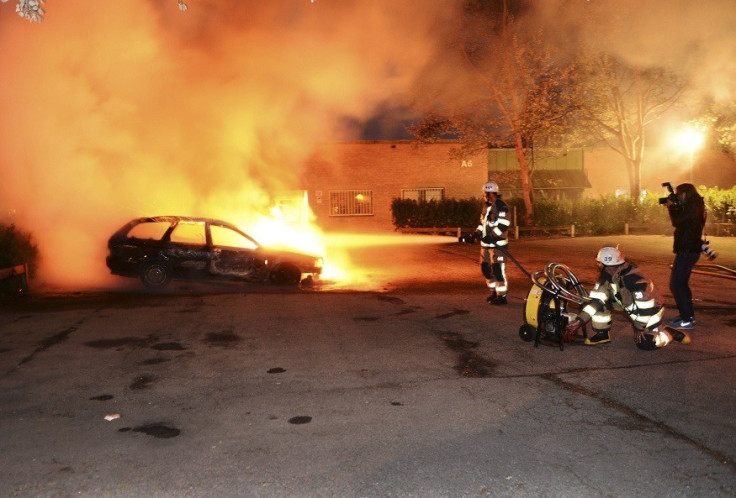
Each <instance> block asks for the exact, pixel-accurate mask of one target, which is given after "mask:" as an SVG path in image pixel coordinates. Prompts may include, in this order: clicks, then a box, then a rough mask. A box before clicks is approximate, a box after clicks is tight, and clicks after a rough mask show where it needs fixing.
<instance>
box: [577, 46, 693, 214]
mask: <svg viewBox="0 0 736 498" xmlns="http://www.w3.org/2000/svg"><path fill="white" fill-rule="evenodd" d="M584 68H585V75H584V81H585V84H584V91H583V95H582V97H583V99H582V101H581V114H582V116H583V121H582V122H581V125H582V127H581V129H582V130H585V132H586V133H587V134H589V135H590V136H591V137H592V138H593V139H594V140H595V141H603V142H604V143H606V144H607V145H608V146H609V147H610V148H611V149H613V150H615V151H616V152H618V153H619V154H620V155H621V156H623V158H624V160H625V161H626V172H627V174H628V178H629V191H630V192H631V196H632V198H633V199H634V200H635V201H636V202H638V199H639V192H641V162H642V159H643V156H644V146H645V141H646V129H647V127H648V126H649V125H651V124H652V123H653V122H655V121H656V120H658V119H659V118H660V117H662V115H663V114H664V113H666V112H667V111H668V110H670V109H671V108H672V107H673V106H675V105H676V104H677V103H678V102H679V100H680V97H681V96H682V95H683V92H684V90H685V88H686V82H685V80H683V79H681V78H679V77H678V75H677V74H676V73H675V72H673V71H671V70H668V69H666V68H664V67H636V66H633V65H629V64H626V63H625V62H624V61H622V60H621V59H620V58H617V57H615V56H613V55H610V54H606V53H602V54H596V55H595V56H593V57H591V58H590V59H589V60H588V61H587V63H586V64H585V65H584Z"/></svg>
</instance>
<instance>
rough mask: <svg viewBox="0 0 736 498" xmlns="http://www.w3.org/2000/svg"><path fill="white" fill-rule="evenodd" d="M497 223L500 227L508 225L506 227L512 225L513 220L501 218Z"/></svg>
mask: <svg viewBox="0 0 736 498" xmlns="http://www.w3.org/2000/svg"><path fill="white" fill-rule="evenodd" d="M499 216H501V215H499ZM497 221H498V224H499V225H506V226H509V225H511V220H509V219H507V218H500V217H499V218H498V220H497Z"/></svg>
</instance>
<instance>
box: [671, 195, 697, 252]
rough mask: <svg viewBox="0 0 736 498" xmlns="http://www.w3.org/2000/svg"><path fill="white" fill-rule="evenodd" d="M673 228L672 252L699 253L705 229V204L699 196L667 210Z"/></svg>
mask: <svg viewBox="0 0 736 498" xmlns="http://www.w3.org/2000/svg"><path fill="white" fill-rule="evenodd" d="M667 209H668V210H669V214H670V220H671V221H672V226H673V227H675V242H674V246H673V248H672V250H673V252H675V253H678V252H700V246H701V245H702V244H703V242H702V238H703V228H704V227H705V219H706V212H705V203H704V202H703V198H702V197H700V196H699V195H696V196H693V197H690V198H688V199H686V200H685V202H683V203H678V204H673V205H671V206H669V207H668V208H667Z"/></svg>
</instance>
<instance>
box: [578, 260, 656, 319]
mask: <svg viewBox="0 0 736 498" xmlns="http://www.w3.org/2000/svg"><path fill="white" fill-rule="evenodd" d="M589 297H590V298H591V301H590V302H589V303H587V304H586V305H585V306H584V307H583V310H582V311H581V312H580V315H578V318H580V320H582V321H583V323H587V322H588V321H590V320H591V319H592V320H593V328H594V329H597V330H601V329H603V328H606V327H605V325H604V324H603V323H597V321H605V322H607V323H609V324H610V321H611V313H610V310H611V309H612V308H613V307H614V306H616V305H617V307H620V308H621V309H623V311H624V312H625V313H626V314H627V315H628V316H629V318H630V319H631V321H632V322H633V323H634V329H635V330H645V329H653V328H654V327H656V326H657V325H659V323H660V322H661V321H662V315H664V306H663V305H662V303H661V301H660V299H659V296H658V295H657V293H656V291H655V289H654V284H653V283H652V281H651V280H649V279H648V278H646V277H645V276H644V275H642V274H641V273H639V272H638V271H637V268H636V265H634V264H632V263H629V262H626V263H623V264H622V265H621V266H620V267H619V269H618V271H616V273H614V274H613V275H611V274H610V273H608V272H607V271H606V269H605V268H604V269H603V270H601V274H600V275H599V277H598V281H597V282H596V284H595V286H594V287H593V290H591V291H590V295H589ZM608 328H610V325H609V327H608Z"/></svg>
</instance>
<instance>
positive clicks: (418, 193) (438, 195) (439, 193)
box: [401, 188, 445, 201]
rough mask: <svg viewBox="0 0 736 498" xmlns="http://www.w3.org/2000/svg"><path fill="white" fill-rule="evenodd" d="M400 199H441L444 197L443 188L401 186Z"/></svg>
mask: <svg viewBox="0 0 736 498" xmlns="http://www.w3.org/2000/svg"><path fill="white" fill-rule="evenodd" d="M401 198H402V199H414V200H415V201H441V200H442V199H444V198H445V189H444V188H402V189H401Z"/></svg>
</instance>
